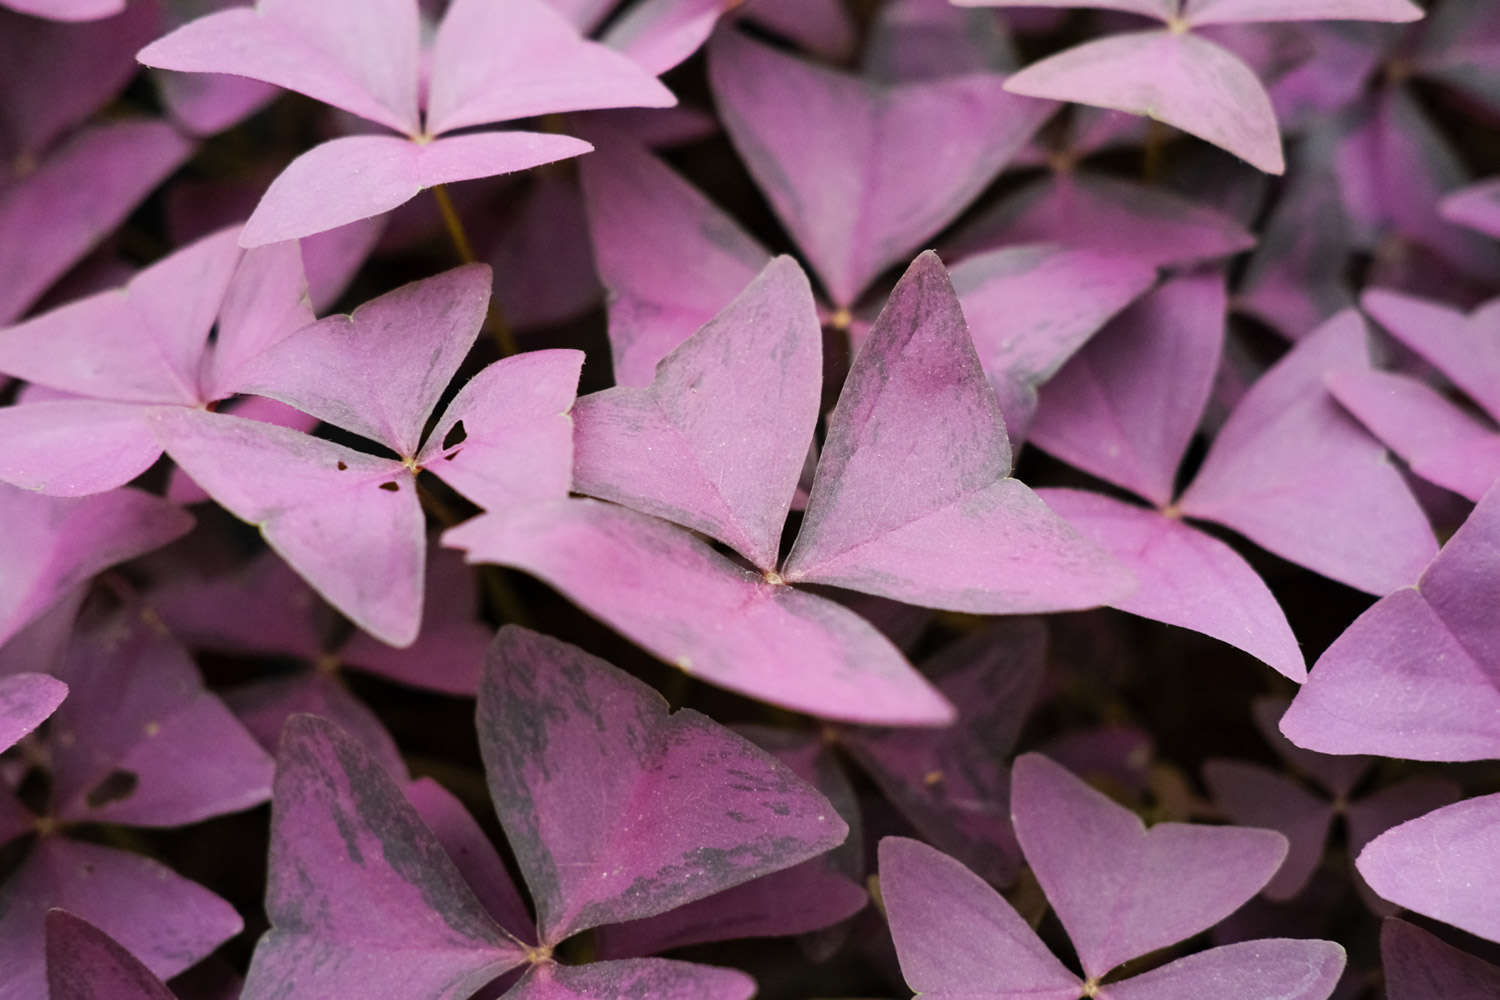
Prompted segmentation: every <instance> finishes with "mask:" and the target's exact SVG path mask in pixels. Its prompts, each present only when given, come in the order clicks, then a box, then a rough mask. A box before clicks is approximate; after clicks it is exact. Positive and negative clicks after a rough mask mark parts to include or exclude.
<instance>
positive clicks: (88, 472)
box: [0, 399, 178, 500]
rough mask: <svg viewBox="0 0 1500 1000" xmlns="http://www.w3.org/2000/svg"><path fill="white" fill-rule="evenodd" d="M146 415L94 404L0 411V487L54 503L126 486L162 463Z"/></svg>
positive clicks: (61, 402) (134, 407)
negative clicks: (35, 494)
mask: <svg viewBox="0 0 1500 1000" xmlns="http://www.w3.org/2000/svg"><path fill="white" fill-rule="evenodd" d="M149 409H150V407H149V406H143V405H141V404H139V403H109V402H102V401H99V400H94V399H58V400H49V401H43V402H38V403H20V404H15V405H12V406H6V407H3V408H0V482H6V483H11V484H12V485H15V486H19V487H21V488H22V489H25V490H34V491H36V492H38V493H45V494H48V495H49V496H55V497H82V496H89V495H91V494H96V493H103V492H105V491H106V490H111V489H114V488H115V487H116V486H119V485H121V484H122V483H128V482H130V481H131V480H132V479H134V478H135V477H136V476H138V475H140V474H141V473H142V472H145V471H146V470H147V469H149V468H150V467H151V466H152V464H153V463H154V462H155V461H156V460H157V459H158V458H160V457H161V445H160V444H159V443H157V441H156V438H155V437H153V436H152V434H151V430H150V428H148V427H147V426H146V421H145V416H146V413H147V411H148V410H149ZM172 499H173V500H177V499H178V498H176V497H173V498H172Z"/></svg>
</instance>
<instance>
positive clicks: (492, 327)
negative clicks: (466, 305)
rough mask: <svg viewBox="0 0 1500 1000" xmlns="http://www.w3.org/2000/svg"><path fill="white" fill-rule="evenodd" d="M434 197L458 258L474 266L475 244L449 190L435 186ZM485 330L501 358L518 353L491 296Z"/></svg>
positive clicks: (485, 318) (441, 185) (513, 339)
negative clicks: (493, 341) (492, 339)
mask: <svg viewBox="0 0 1500 1000" xmlns="http://www.w3.org/2000/svg"><path fill="white" fill-rule="evenodd" d="M432 197H433V198H434V199H435V200H436V201H437V207H438V212H439V213H440V214H441V215H442V217H443V226H444V227H445V228H446V229H447V230H448V237H449V239H451V240H452V241H453V249H455V250H456V251H458V258H459V260H461V261H462V262H463V263H465V264H472V263H474V262H475V260H477V259H478V258H476V257H475V256H474V244H472V243H470V242H469V234H468V232H467V231H466V230H465V229H464V223H463V220H462V219H460V218H459V217H458V209H457V208H455V207H454V206H453V199H452V197H450V196H449V194H448V188H447V186H446V185H443V184H434V185H433V187H432ZM484 329H486V330H488V331H489V333H490V336H491V337H493V338H494V340H495V346H496V347H497V348H499V350H500V356H501V357H510V356H511V355H512V354H515V353H516V337H515V334H514V333H513V332H512V331H511V329H510V324H509V323H507V322H505V314H504V313H502V312H501V311H500V304H499V303H498V302H496V301H495V297H494V296H493V295H491V296H490V304H489V306H488V308H486V310H485V314H484Z"/></svg>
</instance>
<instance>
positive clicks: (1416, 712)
mask: <svg viewBox="0 0 1500 1000" xmlns="http://www.w3.org/2000/svg"><path fill="white" fill-rule="evenodd" d="M1497 552H1500V489H1492V490H1490V492H1489V493H1488V494H1486V496H1485V497H1484V498H1483V499H1482V500H1481V501H1480V502H1479V504H1478V506H1476V507H1475V508H1474V510H1473V512H1472V513H1471V514H1470V515H1469V518H1468V520H1467V521H1465V522H1464V525H1463V527H1461V528H1459V530H1458V531H1457V532H1456V533H1455V534H1454V535H1453V537H1452V538H1450V539H1449V540H1448V544H1447V545H1445V546H1443V551H1442V552H1441V553H1439V555H1438V557H1437V558H1436V559H1435V560H1433V562H1432V564H1431V565H1430V566H1428V567H1427V569H1426V571H1424V572H1423V574H1422V577H1421V579H1420V580H1419V581H1417V584H1416V586H1413V587H1407V588H1404V589H1402V590H1398V591H1396V592H1395V593H1393V594H1391V595H1390V596H1389V597H1386V598H1384V599H1383V600H1381V601H1379V602H1378V603H1377V604H1375V606H1374V607H1372V608H1370V609H1369V610H1368V611H1366V612H1365V613H1364V614H1362V615H1360V616H1359V617H1358V618H1357V619H1355V621H1354V624H1352V625H1350V626H1349V628H1348V629H1346V630H1345V631H1344V634H1343V635H1341V636H1339V637H1338V639H1337V640H1335V641H1334V643H1333V645H1331V646H1329V647H1328V649H1327V651H1325V652H1324V653H1323V655H1322V656H1321V657H1320V658H1319V659H1318V662H1317V664H1316V665H1315V666H1314V667H1313V671H1312V674H1311V676H1310V677H1309V678H1308V682H1307V684H1305V685H1303V687H1302V690H1301V691H1299V692H1298V693H1297V697H1296V699H1295V700H1294V701H1293V702H1292V706H1291V708H1289V709H1288V710H1287V713H1286V715H1284V716H1283V717H1282V720H1281V731H1282V732H1283V733H1285V734H1286V735H1287V738H1289V739H1290V740H1291V741H1292V742H1293V743H1296V744H1297V745H1298V746H1302V747H1306V748H1308V749H1310V750H1320V751H1322V752H1324V753H1374V754H1380V755H1382V756H1389V757H1408V758H1412V759H1415V760H1478V759H1486V758H1492V757H1500V623H1497V621H1496V620H1495V616H1494V615H1493V614H1492V613H1491V611H1490V609H1491V608H1492V607H1493V605H1494V602H1495V600H1496V590H1497V586H1500V585H1497V583H1496V582H1495V574H1494V566H1495V559H1496V558H1497Z"/></svg>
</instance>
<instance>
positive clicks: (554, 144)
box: [240, 132, 592, 247]
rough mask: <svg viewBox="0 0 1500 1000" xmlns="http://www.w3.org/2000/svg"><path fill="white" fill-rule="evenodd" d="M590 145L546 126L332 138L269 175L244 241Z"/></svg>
mask: <svg viewBox="0 0 1500 1000" xmlns="http://www.w3.org/2000/svg"><path fill="white" fill-rule="evenodd" d="M591 148H592V147H591V146H589V144H588V143H586V142H581V141H579V140H578V139H573V138H570V137H568V136H565V135H553V134H551V133H542V132H476V133H472V134H468V135H458V136H450V137H448V138H442V139H434V140H433V141H431V142H427V143H418V142H414V141H412V140H411V139H405V138H401V137H398V136H393V135H351V136H345V137H343V138H341V139H331V140H329V141H328V142H325V143H323V144H322V145H319V146H314V147H313V148H312V149H310V150H308V151H307V152H306V153H303V154H302V155H301V156H299V157H297V158H296V159H295V160H293V161H292V162H291V163H290V164H288V165H287V168H286V169H285V170H283V171H282V172H281V173H280V174H279V175H278V176H277V178H276V180H274V181H272V182H271V186H270V187H269V188H268V189H267V190H266V193H265V196H264V197H262V198H261V200H260V204H259V205H257V206H255V212H254V213H253V214H252V215H251V216H250V220H249V221H248V222H246V223H245V230H244V232H243V233H242V234H241V235H240V243H241V245H243V246H247V247H257V246H263V245H265V244H267V243H279V242H281V241H283V240H290V239H296V238H298V237H303V236H313V235H316V234H318V233H322V232H325V231H327V230H329V229H333V228H335V227H337V226H343V225H347V224H349V223H351V222H357V221H359V220H360V219H367V218H369V217H371V216H373V215H381V214H383V213H385V212H389V211H390V210H391V209H393V208H395V207H396V206H398V205H404V204H405V203H406V202H408V201H410V200H411V199H413V198H415V197H416V196H417V195H418V194H420V193H421V192H422V191H424V190H426V189H427V188H430V187H433V186H435V185H438V184H451V183H453V182H454V181H466V180H474V179H477V178H480V177H494V176H496V175H498V174H508V173H512V172H514V171H517V170H526V169H529V168H531V167H535V166H540V165H541V164H543V163H553V162H555V161H557V160H566V159H568V158H569V157H573V156H578V155H580V154H582V153H587V152H588V151H589V150H590V149H591Z"/></svg>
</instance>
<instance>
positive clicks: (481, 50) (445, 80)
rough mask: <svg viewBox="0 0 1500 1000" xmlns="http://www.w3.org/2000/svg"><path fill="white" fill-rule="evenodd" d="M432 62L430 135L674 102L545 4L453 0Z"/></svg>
mask: <svg viewBox="0 0 1500 1000" xmlns="http://www.w3.org/2000/svg"><path fill="white" fill-rule="evenodd" d="M430 59H431V65H432V71H431V73H432V75H431V81H430V83H429V84H428V92H427V119H426V122H425V125H426V132H427V134H428V135H441V134H442V133H444V132H450V131H452V130H454V129H459V128H466V127H468V126H471V125H485V124H488V123H489V122H499V121H510V120H512V119H516V118H529V117H532V116H533V115H542V114H555V113H559V112H564V111H586V110H588V109H591V108H622V107H648V108H665V107H671V106H672V105H674V104H676V103H677V98H675V97H673V96H672V92H671V91H669V90H668V89H667V88H666V87H663V86H662V85H661V83H660V82H658V81H657V79H656V77H655V76H654V75H653V73H651V72H647V71H646V70H643V69H642V68H641V67H640V66H639V65H637V64H636V63H635V62H634V61H633V60H631V59H629V58H627V56H625V55H622V54H620V53H618V52H616V51H614V50H613V49H611V48H609V47H608V46H605V45H601V44H599V43H598V42H591V41H589V40H587V39H584V38H580V37H579V36H578V33H577V31H575V30H574V29H573V27H572V25H570V24H568V22H567V21H566V20H565V19H564V18H563V16H562V15H561V14H559V13H557V12H556V11H555V10H553V9H552V8H551V6H549V5H548V4H547V3H545V2H544V0H506V2H505V3H503V4H497V3H494V2H492V0H454V2H453V3H451V4H449V5H448V10H447V12H446V13H445V14H444V15H443V19H442V21H441V22H440V23H439V25H438V29H437V35H436V36H435V37H434V38H433V42H432V51H431V55H430Z"/></svg>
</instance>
